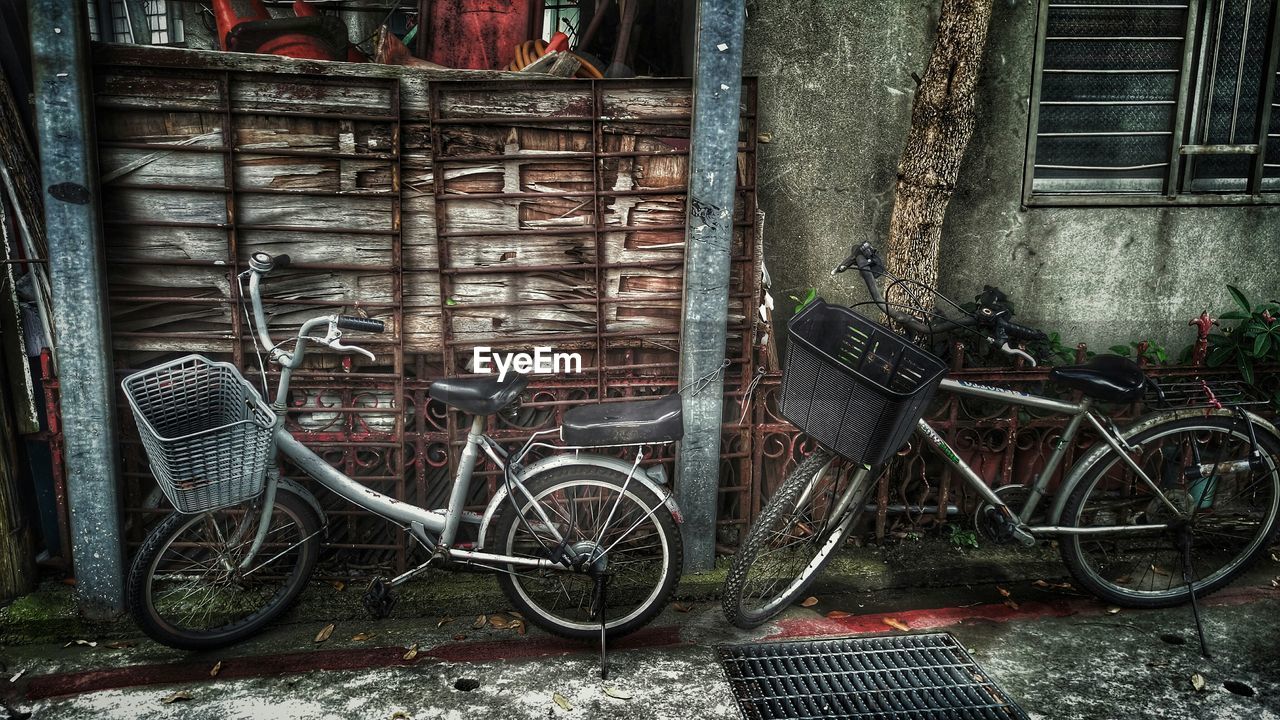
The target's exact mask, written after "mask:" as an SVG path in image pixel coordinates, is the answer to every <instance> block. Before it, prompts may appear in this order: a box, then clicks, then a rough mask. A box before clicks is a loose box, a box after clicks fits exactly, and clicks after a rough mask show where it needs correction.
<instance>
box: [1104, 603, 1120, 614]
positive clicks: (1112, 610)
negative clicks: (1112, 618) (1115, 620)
mask: <svg viewBox="0 0 1280 720" xmlns="http://www.w3.org/2000/svg"><path fill="white" fill-rule="evenodd" d="M1119 612H1120V608H1118V607H1116V606H1114V605H1112V606H1111V607H1109V608H1107V614H1108V615H1116V614H1118V613H1119Z"/></svg>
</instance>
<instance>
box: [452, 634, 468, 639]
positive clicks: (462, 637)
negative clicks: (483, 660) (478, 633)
mask: <svg viewBox="0 0 1280 720" xmlns="http://www.w3.org/2000/svg"><path fill="white" fill-rule="evenodd" d="M453 639H454V640H466V639H467V636H466V635H463V634H462V633H458V634H457V635H454V636H453Z"/></svg>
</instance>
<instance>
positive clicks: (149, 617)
mask: <svg viewBox="0 0 1280 720" xmlns="http://www.w3.org/2000/svg"><path fill="white" fill-rule="evenodd" d="M303 492H305V491H303ZM297 493H298V491H297V490H294V489H293V488H292V487H291V486H289V485H288V484H286V483H281V484H280V485H279V486H278V488H277V491H276V497H275V504H274V507H273V509H272V517H273V520H272V525H271V528H276V527H277V526H276V522H277V521H276V520H275V516H276V515H280V516H281V519H282V520H284V521H285V522H286V523H288V524H286V525H284V526H282V530H281V532H282V533H283V532H288V534H287V536H286V535H282V534H277V532H276V531H275V530H273V529H269V531H268V535H269V540H268V544H264V547H263V548H262V550H261V551H260V552H259V554H258V555H257V556H255V561H256V560H258V559H261V560H262V561H263V563H262V564H259V565H258V568H262V567H266V566H267V565H268V564H270V563H272V562H274V560H273V557H274V558H275V560H279V561H280V562H281V563H288V566H287V567H273V568H272V570H273V571H274V572H281V571H285V570H287V574H286V575H285V576H284V578H283V580H282V581H281V582H279V583H278V584H279V587H278V588H275V589H274V590H273V591H271V594H270V595H269V596H266V598H265V600H264V602H263V603H262V604H261V605H260V606H258V607H257V608H256V609H254V610H252V611H251V612H248V613H247V614H245V615H243V616H242V617H237V618H235V619H233V620H231V621H229V622H227V623H226V624H225V625H221V626H216V627H213V628H204V629H199V628H192V627H184V626H181V625H179V624H178V623H177V622H176V621H175V619H174V618H171V617H168V616H167V613H166V611H165V610H164V609H162V607H161V606H162V605H164V603H157V596H156V594H157V592H158V588H157V583H156V577H157V571H158V566H159V564H160V563H161V561H162V560H163V559H164V558H166V557H167V555H166V553H167V551H168V550H169V549H170V548H171V546H173V544H174V543H175V542H176V541H177V540H178V538H180V537H183V536H184V534H186V533H187V532H188V531H190V530H192V528H193V527H194V526H195V525H196V524H198V523H208V522H213V523H215V524H216V523H217V520H218V516H228V517H230V516H231V515H232V514H233V513H236V512H239V510H237V508H243V507H245V506H249V505H250V504H249V503H245V504H244V505H240V506H234V507H233V508H224V509H222V510H218V511H214V512H209V513H201V514H198V515H184V514H181V513H177V512H174V513H171V514H170V515H169V516H168V517H166V518H165V519H164V520H162V521H160V523H159V525H157V526H156V528H155V529H154V530H153V531H152V532H151V533H150V534H149V535H148V536H147V539H146V540H145V541H144V542H143V544H142V547H141V548H140V549H139V550H138V554H137V555H136V556H135V557H134V559H133V563H132V565H131V566H130V570H129V577H128V582H127V585H126V605H127V607H128V609H129V612H130V614H131V615H132V616H133V619H134V620H135V621H136V622H137V623H138V626H139V627H140V628H142V631H143V632H144V633H146V634H147V636H148V637H150V638H152V639H153V640H155V641H156V642H159V643H161V644H164V645H168V646H169V647H173V648H178V649H182V650H210V649H215V648H220V647H225V646H227V645H231V644H234V643H236V642H239V641H240V640H243V639H245V638H248V637H249V636H251V635H253V634H254V633H256V632H258V631H259V630H261V629H262V628H263V627H264V626H265V625H267V624H268V623H270V622H271V621H272V620H274V619H275V618H276V617H278V616H279V615H280V614H281V613H283V612H284V611H286V610H288V609H289V607H291V606H292V605H293V604H294V603H295V602H296V601H297V599H298V596H299V595H300V594H301V593H302V590H303V588H304V587H305V586H306V582H307V579H308V578H310V577H311V573H312V571H313V570H314V569H315V566H316V561H317V559H318V558H319V553H320V538H319V532H320V529H321V525H320V518H319V517H318V516H317V514H316V511H315V509H314V508H313V507H312V504H311V503H310V502H309V501H308V500H307V499H305V498H303V497H301V496H300V495H298V494H297ZM252 522H253V523H254V525H253V526H252V528H254V529H256V522H257V521H256V518H255V519H253V520H252ZM290 528H296V531H292V532H289V530H290ZM289 538H297V541H296V543H294V542H290V541H289ZM188 542H192V541H188ZM247 542H248V541H245V542H242V543H240V544H239V545H237V546H236V547H235V548H234V549H239V548H241V547H243V546H245V545H246V544H247ZM282 544H283V545H284V550H283V551H281V550H279V549H277V548H278V546H279V545H282ZM205 545H207V546H208V547H209V549H213V548H214V546H215V545H216V543H205ZM195 547H196V548H197V549H198V548H199V547H200V545H199V544H198V543H196V544H195ZM295 547H296V548H297V552H296V553H294V552H292V548H295ZM214 552H226V550H225V548H224V549H223V550H221V551H219V550H216V549H215V550H214ZM267 553H271V554H270V555H268V554H267ZM181 554H182V555H188V556H189V555H195V556H196V557H200V555H201V554H200V553H199V552H197V551H196V550H191V549H188V553H181ZM277 554H279V555H278V557H275V556H276V555H277ZM231 557H232V558H233V560H234V557H235V556H234V555H232V556H231ZM189 559H191V560H192V562H195V559H194V558H189ZM230 564H232V565H234V562H232V563H230ZM270 578H271V576H270V575H269V574H266V573H264V574H262V575H261V576H260V579H259V578H254V580H253V582H254V583H259V582H261V583H262V585H263V586H264V592H266V591H268V590H270V589H271V587H274V586H275V585H276V584H277V583H276V582H275V581H274V580H271V579H270ZM246 580H247V579H240V580H238V581H237V582H245V581H246ZM220 582H231V580H230V576H228V578H226V579H223V580H221V581H220ZM242 588H243V586H242ZM225 589H229V586H228V588H217V587H216V585H215V586H213V590H225ZM213 590H210V595H209V597H208V598H207V603H206V607H205V608H204V609H206V610H209V609H210V608H212V609H213V610H216V609H217V607H216V604H215V603H214V597H213ZM232 595H234V591H233V593H225V592H223V593H222V594H221V596H220V597H219V598H218V599H219V600H225V601H227V602H234V598H233V597H232ZM188 604H189V605H196V603H195V602H194V601H192V602H189V603H188ZM213 610H211V611H213Z"/></svg>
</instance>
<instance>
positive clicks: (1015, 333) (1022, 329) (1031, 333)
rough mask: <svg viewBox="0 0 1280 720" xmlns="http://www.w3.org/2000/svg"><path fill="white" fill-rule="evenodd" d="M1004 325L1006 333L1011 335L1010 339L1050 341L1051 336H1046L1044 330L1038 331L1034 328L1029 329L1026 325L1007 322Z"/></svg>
mask: <svg viewBox="0 0 1280 720" xmlns="http://www.w3.org/2000/svg"><path fill="white" fill-rule="evenodd" d="M1002 325H1003V326H1004V329H1005V332H1007V333H1008V334H1009V337H1010V338H1013V339H1015V340H1048V339H1049V336H1048V335H1046V334H1045V333H1044V331H1043V330H1037V329H1035V328H1033V327H1027V326H1026V325H1019V324H1018V323H1015V322H1009V321H1007V320H1006V321H1005V322H1004V323H1002Z"/></svg>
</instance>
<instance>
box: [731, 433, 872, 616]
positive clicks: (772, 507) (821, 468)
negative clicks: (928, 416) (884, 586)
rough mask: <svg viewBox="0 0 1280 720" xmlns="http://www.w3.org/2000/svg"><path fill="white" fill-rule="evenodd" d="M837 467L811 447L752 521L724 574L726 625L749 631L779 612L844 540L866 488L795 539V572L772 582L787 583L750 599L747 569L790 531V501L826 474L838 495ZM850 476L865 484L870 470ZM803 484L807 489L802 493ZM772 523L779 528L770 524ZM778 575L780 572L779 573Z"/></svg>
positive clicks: (792, 505)
mask: <svg viewBox="0 0 1280 720" xmlns="http://www.w3.org/2000/svg"><path fill="white" fill-rule="evenodd" d="M840 472H841V468H840V467H839V463H838V462H837V458H836V457H835V456H834V455H832V454H831V453H829V452H827V451H826V450H822V449H819V450H815V451H814V452H813V454H811V455H809V457H807V458H805V459H804V460H803V461H802V462H800V464H799V465H797V466H796V468H795V469H794V470H792V471H791V474H790V475H788V476H787V478H786V480H784V481H783V483H782V485H781V486H780V487H779V488H778V489H777V490H776V491H775V492H774V494H773V497H772V498H770V499H769V502H768V504H766V505H765V507H764V510H762V511H761V513H760V516H759V517H758V518H757V519H756V521H755V522H754V523H752V525H751V530H750V532H749V533H748V534H747V539H746V540H745V541H744V542H743V543H742V545H741V546H740V547H739V548H738V552H737V553H736V554H735V555H734V557H733V563H732V565H731V566H730V568H729V573H728V575H727V576H726V578H725V584H724V590H723V592H722V594H721V607H722V609H723V611H724V616H725V619H727V620H728V621H729V622H730V623H731V624H733V625H734V626H736V627H739V628H742V629H744V630H749V629H751V628H754V627H758V626H760V625H762V624H764V623H765V622H766V621H768V620H769V619H770V618H773V617H775V616H776V615H778V614H779V613H781V612H782V611H783V610H785V609H786V607H787V606H788V605H790V604H791V603H792V602H794V601H795V600H796V599H797V598H798V597H800V595H801V594H802V593H803V592H804V591H805V590H806V589H808V587H809V586H810V585H811V584H812V583H813V581H814V579H815V578H817V576H818V575H819V574H820V573H821V572H822V570H823V568H825V567H826V566H827V564H828V563H829V562H830V561H831V558H832V557H833V556H834V551H835V550H836V548H838V547H840V546H841V545H842V544H843V543H844V541H845V539H846V538H847V537H848V534H849V532H850V530H851V529H852V528H853V527H854V525H856V523H857V520H858V518H859V517H860V516H861V514H862V509H863V503H864V498H865V492H866V487H864V488H862V490H860V491H858V492H857V493H856V494H855V497H854V498H853V501H852V503H851V506H850V507H849V508H848V509H847V510H846V511H845V513H844V516H843V517H841V518H839V519H838V520H836V522H835V523H834V524H832V523H831V522H830V518H828V519H827V521H826V522H825V523H824V525H823V527H822V530H821V531H817V532H812V533H811V534H810V535H809V538H808V540H806V541H804V542H802V543H800V545H799V546H798V547H802V549H800V550H799V551H798V552H797V553H796V556H795V557H794V558H793V560H801V559H805V558H808V560H807V561H806V563H805V565H804V566H803V568H802V569H801V570H800V571H799V572H798V573H794V572H785V573H780V574H779V575H778V577H777V578H776V579H775V582H777V581H780V580H786V581H787V584H785V585H783V586H782V588H781V590H779V591H777V592H772V591H771V587H772V586H767V587H766V588H765V590H764V592H763V594H764V595H765V597H762V598H760V599H759V601H758V602H757V601H754V599H753V598H754V595H755V593H754V592H752V591H751V587H752V580H753V578H752V571H753V570H759V567H758V565H759V563H760V561H761V560H762V558H763V557H766V556H767V553H766V554H765V555H762V551H763V550H765V548H766V547H767V546H768V545H769V543H770V541H771V540H772V539H773V538H775V537H776V536H777V535H778V534H779V533H782V534H784V535H786V534H787V533H791V530H790V528H791V527H792V526H793V525H795V523H794V519H795V516H796V514H797V508H796V507H795V506H796V505H797V503H798V502H803V501H805V500H806V499H807V498H810V497H813V496H814V493H813V492H812V490H813V488H815V487H816V486H817V484H818V483H819V482H820V481H821V480H822V479H823V478H824V477H827V476H828V475H829V474H831V473H834V474H835V475H834V478H835V481H836V482H835V485H833V492H832V494H833V495H835V496H837V497H838V493H836V492H835V491H836V490H837V489H838V488H839V473H840ZM854 477H855V478H856V477H861V478H863V480H862V482H864V483H866V485H867V487H869V486H870V484H871V478H872V474H871V472H870V471H869V470H868V471H855V474H854ZM806 488H808V489H809V492H808V493H807V494H802V493H804V491H805V490H806ZM803 522H805V521H804V520H801V523H803ZM775 526H782V527H780V528H779V529H775ZM787 547H792V546H784V547H783V548H781V549H782V550H785V549H786V548H787ZM777 550H779V549H777V548H775V551H777ZM793 564H798V563H793ZM784 575H785V576H786V577H783V576H784ZM766 579H767V578H766Z"/></svg>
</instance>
